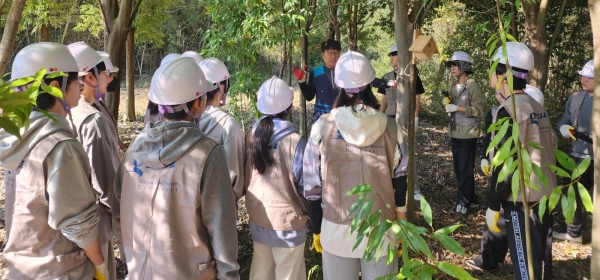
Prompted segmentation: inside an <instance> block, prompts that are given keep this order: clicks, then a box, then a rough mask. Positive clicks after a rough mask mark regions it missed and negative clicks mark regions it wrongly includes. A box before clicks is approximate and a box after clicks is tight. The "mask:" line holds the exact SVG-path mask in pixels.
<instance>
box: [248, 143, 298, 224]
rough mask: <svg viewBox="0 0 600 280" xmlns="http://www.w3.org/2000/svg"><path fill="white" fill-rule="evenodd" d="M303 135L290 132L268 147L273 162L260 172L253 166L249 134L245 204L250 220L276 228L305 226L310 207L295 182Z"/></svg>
mask: <svg viewBox="0 0 600 280" xmlns="http://www.w3.org/2000/svg"><path fill="white" fill-rule="evenodd" d="M301 137H302V135H300V134H299V133H297V132H296V133H292V134H288V135H286V136H285V137H283V138H282V139H281V140H279V141H278V142H277V143H275V144H274V145H273V147H270V148H269V152H270V153H271V155H272V156H273V159H274V162H273V165H271V166H270V167H268V168H267V169H266V170H265V172H264V173H263V174H262V175H261V174H258V171H257V170H256V169H254V168H252V160H250V157H251V155H250V143H251V139H252V132H250V133H248V135H247V137H246V151H247V156H248V160H247V161H246V170H245V173H246V174H247V176H246V184H245V185H246V208H247V209H248V216H249V218H250V221H252V222H254V223H255V224H257V225H259V226H261V227H264V228H268V229H273V230H297V229H301V228H303V227H305V226H306V220H307V218H308V210H307V208H306V202H305V199H304V197H302V195H301V194H300V193H298V190H297V189H296V186H295V184H294V181H295V179H294V174H293V165H294V155H295V153H296V147H297V146H298V141H299V140H300V138H301Z"/></svg>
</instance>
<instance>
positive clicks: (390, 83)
mask: <svg viewBox="0 0 600 280" xmlns="http://www.w3.org/2000/svg"><path fill="white" fill-rule="evenodd" d="M387 86H388V87H396V86H397V84H396V80H389V81H388V82H387Z"/></svg>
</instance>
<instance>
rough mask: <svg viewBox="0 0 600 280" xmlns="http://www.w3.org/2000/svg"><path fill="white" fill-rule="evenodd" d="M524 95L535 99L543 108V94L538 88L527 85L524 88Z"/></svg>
mask: <svg viewBox="0 0 600 280" xmlns="http://www.w3.org/2000/svg"><path fill="white" fill-rule="evenodd" d="M525 93H527V94H528V95H529V96H531V97H532V98H533V99H535V101H537V102H538V103H540V105H542V106H544V93H543V92H542V91H541V90H540V89H539V88H536V87H534V86H531V85H527V86H526V87H525Z"/></svg>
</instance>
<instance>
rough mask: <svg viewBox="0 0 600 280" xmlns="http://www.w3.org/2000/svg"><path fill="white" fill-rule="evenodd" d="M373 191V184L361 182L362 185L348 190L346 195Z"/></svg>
mask: <svg viewBox="0 0 600 280" xmlns="http://www.w3.org/2000/svg"><path fill="white" fill-rule="evenodd" d="M372 191H373V188H372V187H371V185H369V184H360V185H358V186H356V187H354V188H352V189H351V190H349V191H348V192H346V195H353V194H363V193H368V192H372Z"/></svg>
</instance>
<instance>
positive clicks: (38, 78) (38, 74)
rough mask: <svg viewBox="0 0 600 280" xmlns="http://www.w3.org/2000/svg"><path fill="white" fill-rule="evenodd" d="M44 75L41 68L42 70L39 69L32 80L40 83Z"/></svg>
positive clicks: (44, 71) (44, 69) (43, 69)
mask: <svg viewBox="0 0 600 280" xmlns="http://www.w3.org/2000/svg"><path fill="white" fill-rule="evenodd" d="M45 74H46V68H42V69H40V71H37V72H36V73H35V75H33V79H34V80H36V81H41V80H42V79H43V78H44V75H45Z"/></svg>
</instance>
